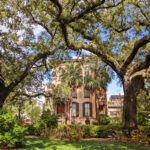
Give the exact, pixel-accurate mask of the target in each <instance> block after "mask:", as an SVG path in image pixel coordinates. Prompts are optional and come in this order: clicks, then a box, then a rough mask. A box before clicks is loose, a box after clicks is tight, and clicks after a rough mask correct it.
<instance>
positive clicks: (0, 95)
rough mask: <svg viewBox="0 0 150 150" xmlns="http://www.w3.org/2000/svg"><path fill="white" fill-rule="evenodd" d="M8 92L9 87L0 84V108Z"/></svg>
mask: <svg viewBox="0 0 150 150" xmlns="http://www.w3.org/2000/svg"><path fill="white" fill-rule="evenodd" d="M9 93H10V91H9V89H7V88H5V87H3V86H0V108H2V107H3V105H4V103H5V101H6V98H7V97H8V95H9Z"/></svg>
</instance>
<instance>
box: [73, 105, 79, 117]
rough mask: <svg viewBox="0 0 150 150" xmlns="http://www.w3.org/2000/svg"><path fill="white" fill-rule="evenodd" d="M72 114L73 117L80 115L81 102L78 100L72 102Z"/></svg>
mask: <svg viewBox="0 0 150 150" xmlns="http://www.w3.org/2000/svg"><path fill="white" fill-rule="evenodd" d="M72 116H73V117H77V116H79V104H78V103H77V102H73V103H72Z"/></svg>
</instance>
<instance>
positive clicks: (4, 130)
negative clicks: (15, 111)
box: [0, 109, 26, 148]
mask: <svg viewBox="0 0 150 150" xmlns="http://www.w3.org/2000/svg"><path fill="white" fill-rule="evenodd" d="M25 132H26V128H25V126H19V125H18V124H17V122H16V120H15V118H14V117H13V116H12V114H10V113H8V112H7V111H6V110H3V109H2V110H0V147H1V148H3V147H10V148H11V147H18V146H22V144H24V141H25V138H24V136H25Z"/></svg>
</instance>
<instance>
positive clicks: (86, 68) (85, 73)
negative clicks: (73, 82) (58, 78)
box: [84, 66, 90, 76]
mask: <svg viewBox="0 0 150 150" xmlns="http://www.w3.org/2000/svg"><path fill="white" fill-rule="evenodd" d="M89 74H90V71H89V67H88V66H86V67H84V75H85V76H86V75H89Z"/></svg>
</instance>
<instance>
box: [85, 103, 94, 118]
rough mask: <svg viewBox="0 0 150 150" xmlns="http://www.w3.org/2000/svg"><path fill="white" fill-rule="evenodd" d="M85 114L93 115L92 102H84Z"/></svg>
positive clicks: (87, 115) (86, 115)
mask: <svg viewBox="0 0 150 150" xmlns="http://www.w3.org/2000/svg"><path fill="white" fill-rule="evenodd" d="M83 116H84V117H92V103H90V102H86V103H83Z"/></svg>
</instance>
